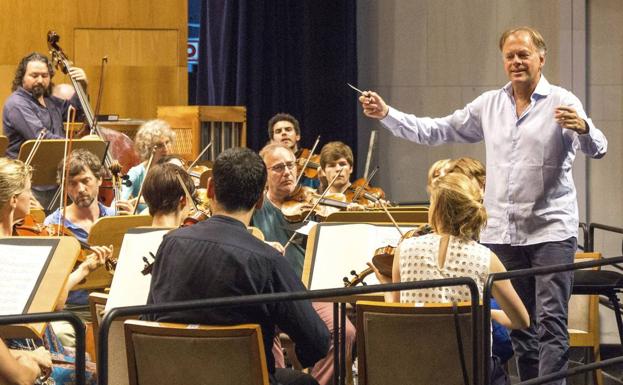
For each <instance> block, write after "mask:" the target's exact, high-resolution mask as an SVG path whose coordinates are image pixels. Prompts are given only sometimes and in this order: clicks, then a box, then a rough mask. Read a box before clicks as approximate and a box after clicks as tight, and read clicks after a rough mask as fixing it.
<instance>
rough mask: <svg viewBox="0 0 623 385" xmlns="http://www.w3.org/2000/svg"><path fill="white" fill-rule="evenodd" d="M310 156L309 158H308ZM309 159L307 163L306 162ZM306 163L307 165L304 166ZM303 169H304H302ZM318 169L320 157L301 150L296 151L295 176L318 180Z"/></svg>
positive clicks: (306, 150) (305, 149)
mask: <svg viewBox="0 0 623 385" xmlns="http://www.w3.org/2000/svg"><path fill="white" fill-rule="evenodd" d="M310 155H311V156H310ZM308 159H309V161H308ZM306 162H307V164H305V163H306ZM303 167H305V169H303ZM319 168H320V155H318V154H315V155H312V152H311V151H310V150H309V149H307V148H303V149H301V150H299V151H298V153H297V157H296V170H297V172H298V173H297V175H301V174H302V175H305V176H306V177H308V178H309V179H316V178H318V169H319Z"/></svg>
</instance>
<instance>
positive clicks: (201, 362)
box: [125, 320, 268, 385]
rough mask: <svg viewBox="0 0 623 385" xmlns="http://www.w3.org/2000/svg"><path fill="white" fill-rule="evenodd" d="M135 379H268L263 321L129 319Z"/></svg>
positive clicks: (166, 383) (254, 384)
mask: <svg viewBox="0 0 623 385" xmlns="http://www.w3.org/2000/svg"><path fill="white" fill-rule="evenodd" d="M125 336H126V347H127V356H128V374H129V376H130V385H139V384H142V385H147V384H149V385H160V384H162V385H170V384H184V385H194V384H197V385H200V384H201V385H212V384H214V385H228V384H232V385H234V384H236V385H238V384H249V385H267V384H268V368H267V366H266V356H265V353H264V344H263V342H262V331H261V329H260V327H259V325H255V324H253V325H251V324H247V325H235V326H204V325H187V324H173V323H159V322H147V321H135V320H129V321H126V322H125Z"/></svg>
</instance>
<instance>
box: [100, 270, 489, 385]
mask: <svg viewBox="0 0 623 385" xmlns="http://www.w3.org/2000/svg"><path fill="white" fill-rule="evenodd" d="M442 286H467V287H468V288H469V291H470V296H471V316H472V350H473V353H472V354H473V355H472V357H473V359H472V365H473V379H474V382H473V383H474V384H478V383H479V381H478V379H479V368H480V367H482V365H481V363H480V362H479V361H480V359H479V350H478V343H479V341H478V329H479V327H480V325H479V324H478V322H477V320H478V312H479V310H478V304H479V294H478V287H477V286H476V283H475V282H474V281H473V280H472V279H471V278H452V279H437V280H430V281H418V282H401V283H391V284H384V285H369V286H358V287H349V288H340V289H323V290H310V291H301V292H293V293H274V294H258V295H248V296H242V297H222V298H212V299H198V300H190V301H180V302H171V303H163V304H158V305H143V306H128V307H118V308H113V309H110V310H109V311H108V312H107V313H106V315H105V316H104V318H103V319H102V321H101V323H100V330H99V346H98V354H97V358H98V359H97V372H98V384H99V385H108V335H109V330H110V327H111V325H112V322H113V321H114V320H115V319H117V318H119V317H128V316H137V315H145V314H155V313H171V312H175V311H180V310H190V309H192V310H197V309H205V308H222V307H233V306H236V307H238V306H249V305H259V304H267V303H273V302H283V301H300V300H312V299H313V300H318V299H326V298H331V299H339V298H352V297H353V296H356V295H361V294H370V293H380V292H386V291H397V290H413V289H424V288H433V287H442ZM345 302H346V301H345ZM342 314H343V313H342ZM334 319H335V317H334ZM334 328H335V324H334ZM340 330H341V333H342V338H341V340H342V341H344V338H343V333H344V327H343V326H342V327H341V328H340ZM487 330H489V329H488V328H487ZM334 334H337V333H334ZM342 345H343V344H342ZM341 351H342V352H344V350H343V349H341ZM341 357H344V356H343V355H342V356H341ZM341 362H342V364H343V361H341ZM342 368H343V366H342ZM337 377H339V379H338V378H337ZM338 380H339V382H340V384H344V381H345V376H341V375H338V374H337V373H336V375H334V383H336V382H338Z"/></svg>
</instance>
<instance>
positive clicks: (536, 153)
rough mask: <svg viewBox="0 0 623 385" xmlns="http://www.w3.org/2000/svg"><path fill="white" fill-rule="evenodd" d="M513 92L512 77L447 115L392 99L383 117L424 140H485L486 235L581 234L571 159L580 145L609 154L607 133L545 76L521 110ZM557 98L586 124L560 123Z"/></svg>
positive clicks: (486, 238)
mask: <svg viewBox="0 0 623 385" xmlns="http://www.w3.org/2000/svg"><path fill="white" fill-rule="evenodd" d="M512 92H513V91H512V87H511V84H510V83H508V84H506V85H505V86H504V88H502V89H500V90H496V91H488V92H485V93H484V94H482V95H480V96H479V97H478V98H476V99H475V100H474V101H472V102H471V103H469V104H468V105H467V106H465V107H464V108H463V109H461V110H457V111H455V112H454V113H452V114H451V115H448V116H446V117H443V118H418V117H416V116H414V115H409V114H405V113H403V112H400V111H398V110H396V109H394V108H391V107H390V108H389V113H388V115H387V116H386V117H385V118H384V119H382V120H381V122H382V123H383V125H385V126H386V127H387V128H388V129H389V130H390V131H391V132H392V133H393V134H394V135H395V136H398V137H401V138H404V139H407V140H410V141H413V142H416V143H420V144H427V145H440V144H443V143H449V142H464V143H476V142H480V141H481V140H484V142H485V148H486V156H487V162H486V163H487V165H486V167H487V186H486V189H485V201H484V202H485V206H486V208H487V214H488V220H487V226H486V228H485V230H484V231H483V232H482V234H481V236H480V240H481V242H483V243H498V244H511V245H531V244H536V243H542V242H551V241H560V240H564V239H567V238H570V237H577V234H578V221H579V219H578V205H577V199H576V191H575V185H574V183H573V176H572V173H571V171H572V165H573V160H574V159H575V154H576V151H577V150H578V149H580V150H581V151H582V152H584V153H585V154H586V155H587V156H590V157H591V158H601V157H602V156H604V155H605V154H606V151H607V147H608V142H607V140H606V137H605V136H604V135H603V133H602V132H601V131H599V129H597V128H596V127H595V125H594V124H593V122H592V121H591V120H590V119H589V118H588V117H587V116H586V112H584V108H583V107H582V103H581V102H580V100H579V99H578V98H577V97H576V96H575V95H573V94H572V93H571V92H569V91H567V90H565V89H563V88H560V87H557V86H553V85H551V84H550V83H549V82H548V81H547V80H546V79H545V77H544V76H541V79H540V80H539V83H538V85H537V87H536V89H535V90H534V93H533V94H532V96H531V102H530V105H529V106H528V107H527V108H526V110H525V111H524V112H523V113H522V115H521V116H520V117H517V114H516V112H515V111H516V110H515V100H514V99H513V96H512ZM560 105H565V106H570V107H572V108H574V109H575V110H576V111H577V113H578V115H579V116H580V117H581V118H582V119H584V120H585V121H586V122H587V123H588V127H589V132H588V133H587V134H584V135H579V134H578V133H576V132H575V131H572V130H568V129H563V128H562V127H561V126H560V125H559V124H558V123H557V122H556V120H555V118H554V112H555V109H556V107H558V106H560Z"/></svg>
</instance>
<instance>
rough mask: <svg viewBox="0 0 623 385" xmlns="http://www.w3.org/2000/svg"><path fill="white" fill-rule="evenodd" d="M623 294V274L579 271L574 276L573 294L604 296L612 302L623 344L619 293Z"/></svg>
mask: <svg viewBox="0 0 623 385" xmlns="http://www.w3.org/2000/svg"><path fill="white" fill-rule="evenodd" d="M621 292H623V274H621V273H617V272H616V271H609V270H577V271H575V272H574V275H573V291H572V294H585V295H603V296H605V297H607V298H608V300H610V303H611V304H612V308H613V310H614V314H615V316H616V321H617V328H618V329H619V338H620V339H621V343H622V344H623V320H622V319H621V308H620V302H619V298H618V297H617V294H618V293H621Z"/></svg>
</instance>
